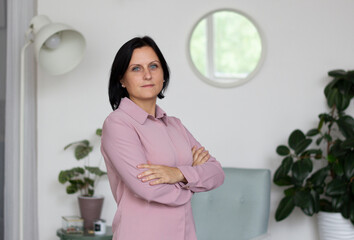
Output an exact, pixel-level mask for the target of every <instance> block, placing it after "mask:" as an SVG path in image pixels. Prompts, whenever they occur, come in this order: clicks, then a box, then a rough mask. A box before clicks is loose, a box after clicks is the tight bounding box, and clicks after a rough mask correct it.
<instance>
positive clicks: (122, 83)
mask: <svg viewBox="0 0 354 240" xmlns="http://www.w3.org/2000/svg"><path fill="white" fill-rule="evenodd" d="M119 82H120V84H121V85H122V87H123V88H125V85H124V81H123V78H122V79H121V80H120V81H119Z"/></svg>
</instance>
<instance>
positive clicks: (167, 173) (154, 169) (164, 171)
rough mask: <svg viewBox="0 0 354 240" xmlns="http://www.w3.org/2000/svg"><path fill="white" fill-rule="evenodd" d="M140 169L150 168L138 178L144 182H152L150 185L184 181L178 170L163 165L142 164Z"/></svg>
mask: <svg viewBox="0 0 354 240" xmlns="http://www.w3.org/2000/svg"><path fill="white" fill-rule="evenodd" d="M137 167H138V168H148V170H146V171H144V172H142V173H140V174H139V175H138V176H137V177H138V179H140V180H141V181H142V182H148V181H151V182H150V183H149V184H150V185H157V184H162V183H167V184H174V183H177V182H180V181H182V180H183V179H184V176H183V174H182V173H181V171H180V170H179V169H178V168H175V167H168V166H163V165H149V164H140V165H139V166H137Z"/></svg>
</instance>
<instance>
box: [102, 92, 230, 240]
mask: <svg viewBox="0 0 354 240" xmlns="http://www.w3.org/2000/svg"><path fill="white" fill-rule="evenodd" d="M193 146H197V147H198V148H199V147H201V145H200V144H199V143H198V142H197V141H196V140H195V138H194V137H193V136H192V135H191V134H190V133H189V132H188V130H187V129H186V128H185V127H184V126H183V125H182V123H181V121H180V120H179V119H177V118H175V117H169V116H167V115H166V113H165V112H164V111H163V110H162V109H161V108H159V107H158V106H156V117H153V116H151V115H148V114H147V113H146V112H145V111H144V110H143V109H141V108H140V107H139V106H137V105H136V104H135V103H134V102H132V101H131V100H130V99H128V98H123V99H122V100H121V103H120V105H119V108H118V109H117V110H116V111H114V112H112V113H111V114H110V115H109V116H108V117H107V119H106V120H105V122H104V125H103V129H102V144H101V151H102V154H103V157H104V159H105V163H106V167H107V173H108V178H109V183H110V186H111V190H112V193H113V196H114V198H115V200H116V202H117V206H118V207H117V212H116V214H115V216H114V220H113V224H112V228H113V233H114V234H113V235H114V236H113V240H141V239H144V240H195V239H197V238H196V233H195V226H194V220H193V215H192V208H191V197H192V195H193V193H195V192H203V191H208V190H211V189H213V188H216V187H218V186H220V185H221V184H222V183H223V181H224V172H223V170H222V168H221V165H220V163H219V162H217V161H216V160H215V158H213V157H210V158H209V160H208V161H207V162H206V163H204V164H202V165H199V166H194V167H192V163H193V155H192V151H191V149H192V147H193ZM143 163H151V164H159V165H166V166H171V167H178V168H179V169H180V170H181V172H182V173H183V175H184V176H185V178H186V179H187V181H188V183H187V184H184V183H176V184H159V185H155V186H151V185H149V183H148V182H145V183H143V182H142V181H141V180H139V179H138V178H137V176H138V175H139V173H141V172H143V171H145V170H146V169H145V170H144V169H138V168H137V165H139V164H143Z"/></svg>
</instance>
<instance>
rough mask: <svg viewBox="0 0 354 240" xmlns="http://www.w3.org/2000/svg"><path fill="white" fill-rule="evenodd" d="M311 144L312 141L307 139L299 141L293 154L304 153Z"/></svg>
mask: <svg viewBox="0 0 354 240" xmlns="http://www.w3.org/2000/svg"><path fill="white" fill-rule="evenodd" d="M311 143H312V139H309V138H308V139H304V140H302V141H300V142H299V143H298V145H297V146H296V148H295V149H294V150H295V153H296V154H299V153H301V152H302V151H304V150H305V149H306V148H307V147H308V146H310V144H311Z"/></svg>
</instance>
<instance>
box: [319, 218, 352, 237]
mask: <svg viewBox="0 0 354 240" xmlns="http://www.w3.org/2000/svg"><path fill="white" fill-rule="evenodd" d="M317 222H318V231H319V234H320V240H347V239H348V240H349V239H350V240H353V239H354V226H353V224H352V223H351V222H350V220H348V219H345V218H343V216H342V214H341V213H329V212H319V213H318V214H317Z"/></svg>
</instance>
